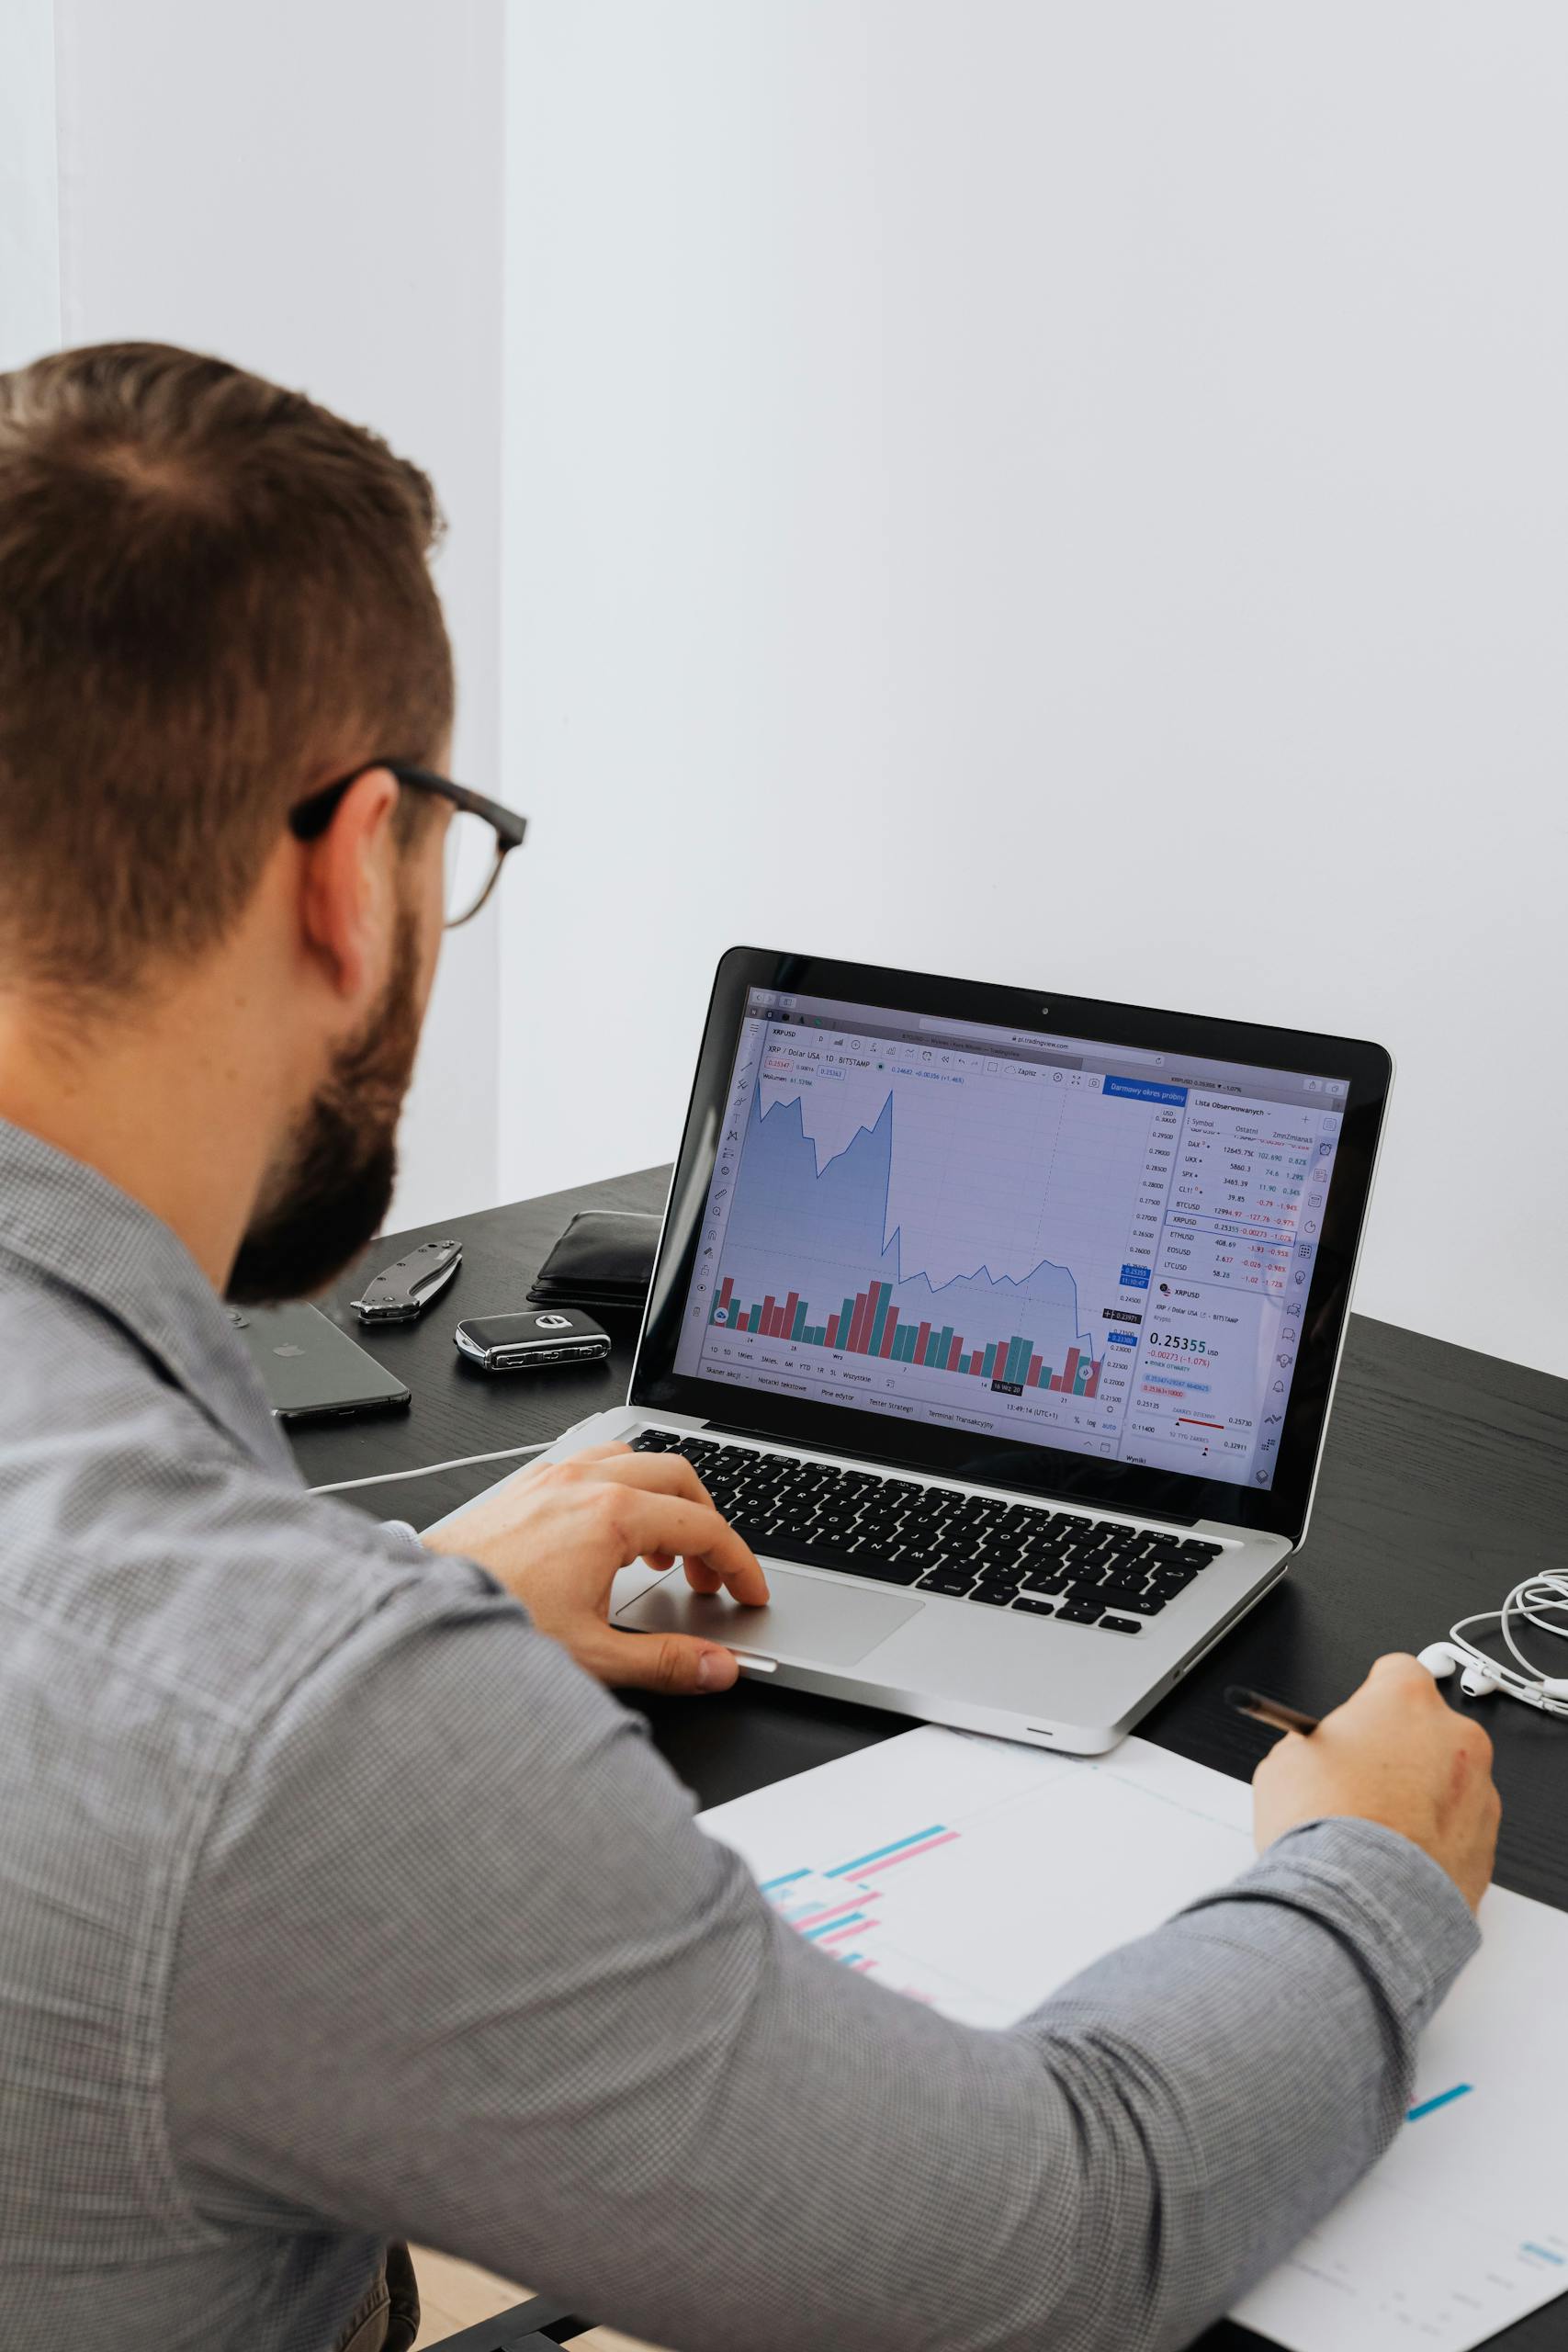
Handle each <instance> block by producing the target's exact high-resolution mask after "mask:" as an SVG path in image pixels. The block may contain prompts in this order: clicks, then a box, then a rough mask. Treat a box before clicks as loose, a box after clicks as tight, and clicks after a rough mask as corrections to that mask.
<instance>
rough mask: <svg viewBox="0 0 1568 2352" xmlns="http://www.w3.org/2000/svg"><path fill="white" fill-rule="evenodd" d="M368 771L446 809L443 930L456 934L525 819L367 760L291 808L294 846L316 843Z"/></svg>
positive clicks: (421, 773) (477, 795) (439, 782)
mask: <svg viewBox="0 0 1568 2352" xmlns="http://www.w3.org/2000/svg"><path fill="white" fill-rule="evenodd" d="M372 768H385V769H386V771H387V773H388V775H395V776H396V777H397V779H398V782H399V783H400V784H402V785H407V786H408V787H409V789H410V790H411V791H412V792H434V794H435V796H436V797H437V798H438V799H441V800H446V801H448V802H449V803H450V804H451V808H452V811H453V815H452V821H451V823H450V824H449V825H448V826H447V828H446V900H445V904H446V929H447V930H448V931H456V930H457V926H458V924H459V923H464V922H472V920H473V918H474V916H475V915H477V914H478V912H479V909H480V908H481V907H482V906H483V905H484V902H485V900H486V899H488V898H489V897H490V894H491V891H492V890H493V889H494V888H495V881H496V876H497V875H498V874H499V873H500V872H501V869H502V865H504V864H505V862H506V860H507V858H508V857H510V856H511V854H512V852H513V850H514V849H521V848H522V846H523V842H524V837H525V834H526V833H527V831H528V820H527V818H526V817H519V816H516V815H515V814H514V813H513V810H512V809H503V808H502V805H501V803H500V801H499V800H487V799H486V798H485V797H484V795H483V793H481V792H470V791H469V790H468V786H467V785H466V784H454V783H453V781H452V779H451V777H450V776H446V775H434V774H433V773H432V771H431V770H430V769H429V768H415V767H410V766H409V764H408V763H407V762H406V761H404V760H367V761H366V762H365V763H364V765H363V766H362V767H357V768H355V770H354V772H353V774H352V775H340V776H339V777H338V779H337V781H336V783H335V784H325V785H323V786H321V790H320V792H312V793H311V795H310V798H309V800H301V801H300V803H299V807H298V808H297V809H290V810H289V812H288V830H289V831H290V832H291V833H292V834H293V835H294V837H295V839H296V840H297V841H301V842H313V841H317V840H319V839H320V837H321V834H322V833H324V832H325V831H326V830H327V827H328V826H329V825H330V824H331V823H332V820H333V817H334V816H335V815H336V814H337V810H338V804H339V803H340V801H341V800H342V798H343V796H344V793H345V792H346V791H347V790H348V787H349V786H350V785H351V784H357V783H358V782H359V779H360V777H361V776H362V775H369V774H370V771H371V770H372Z"/></svg>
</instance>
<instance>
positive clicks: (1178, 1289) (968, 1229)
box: [672, 988, 1349, 1490]
mask: <svg viewBox="0 0 1568 2352" xmlns="http://www.w3.org/2000/svg"><path fill="white" fill-rule="evenodd" d="M1348 1085H1349V1081H1348V1077H1346V1078H1335V1077H1325V1076H1306V1075H1303V1074H1302V1073H1300V1072H1292V1071H1290V1070H1284V1069H1265V1068H1261V1067H1254V1066H1251V1065H1248V1064H1244V1063H1233V1062H1224V1061H1218V1060H1212V1059H1208V1058H1205V1057H1200V1058H1197V1059H1194V1058H1191V1057H1188V1056H1186V1055H1183V1054H1180V1053H1178V1052H1163V1053H1162V1052H1154V1051H1145V1050H1141V1049H1136V1048H1134V1047H1131V1046H1115V1045H1108V1044H1100V1043H1097V1042H1096V1041H1095V1040H1094V1039H1093V1038H1089V1037H1077V1036H1067V1035H1061V1036H1057V1035H1049V1034H1038V1033H1034V1032H1031V1031H1021V1030H1010V1029H1007V1028H1003V1027H998V1026H993V1025H991V1024H989V1023H981V1022H973V1021H961V1020H956V1019H947V1018H945V1017H943V1016H941V1015H925V1014H916V1013H912V1012H908V1011H899V1010H896V1009H889V1008H879V1007H877V1006H875V1005H870V1004H854V1003H848V1002H840V1001H836V1000H833V999H829V998H826V997H813V996H804V995H795V994H792V993H789V992H787V991H780V990H777V989H762V988H751V989H748V991H747V994H746V998H745V1005H744V1012H743V1016H742V1018H741V1021H740V1023H739V1039H738V1044H737V1046H736V1051H735V1055H734V1059H733V1065H732V1067H731V1069H730V1072H729V1081H728V1091H727V1092H726V1094H725V1096H724V1099H723V1107H722V1111H721V1114H720V1116H721V1122H722V1125H721V1129H720V1133H719V1136H718V1140H717V1151H716V1159H715V1161H714V1173H713V1178H712V1182H711V1183H710V1185H709V1187H708V1191H707V1194H706V1199H705V1207H704V1215H703V1217H702V1221H701V1230H700V1236H699V1238H698V1241H697V1247H696V1250H695V1253H694V1261H693V1267H692V1273H691V1278H690V1283H689V1286H688V1288H687V1291H686V1295H685V1299H684V1303H683V1306H682V1314H681V1323H680V1332H679V1338H678V1340H677V1342H676V1347H675V1353H674V1363H673V1367H672V1368H673V1370H674V1371H675V1372H676V1374H682V1375H685V1376H687V1377H690V1378H694V1379H699V1380H705V1381H714V1382H719V1383H725V1384H728V1385H732V1386H734V1387H737V1388H741V1389H750V1390H753V1391H761V1392H767V1393H769V1394H771V1395H773V1396H774V1397H781V1398H782V1397H794V1398H799V1399H802V1400H807V1401H810V1402H814V1403H818V1404H822V1405H836V1406H840V1407H850V1408H855V1409H858V1410H860V1411H862V1412H872V1413H880V1414H885V1415H888V1416H892V1417H896V1418H897V1419H901V1420H904V1421H906V1422H908V1421H915V1422H923V1423H927V1424H930V1425H931V1426H932V1427H938V1428H948V1429H951V1430H954V1431H959V1432H968V1433H970V1434H972V1435H977V1436H980V1437H983V1438H985V1439H987V1440H989V1439H1002V1440H1008V1441H1011V1442H1015V1443H1023V1444H1027V1445H1032V1446H1047V1447H1057V1448H1062V1449H1067V1450H1070V1451H1071V1452H1073V1453H1077V1454H1089V1455H1097V1454H1098V1455H1101V1456H1107V1457H1111V1458H1113V1459H1114V1460H1116V1461H1117V1462H1120V1463H1123V1464H1129V1465H1133V1464H1141V1465H1145V1466H1146V1467H1147V1468H1149V1469H1152V1470H1159V1471H1166V1472H1171V1471H1174V1472H1179V1473H1186V1474H1188V1475H1190V1476H1196V1477H1199V1478H1211V1479H1219V1480H1222V1481H1224V1482H1227V1483H1229V1484H1231V1485H1235V1486H1242V1485H1245V1486H1250V1487H1254V1488H1255V1489H1263V1490H1267V1489H1268V1487H1269V1486H1270V1485H1271V1483H1272V1479H1273V1476H1274V1467H1275V1463H1276V1459H1277V1457H1278V1454H1279V1450H1280V1441H1281V1435H1282V1431H1283V1427H1284V1419H1285V1412H1286V1408H1287V1406H1288V1404H1289V1401H1290V1397H1291V1387H1292V1375H1293V1373H1294V1369H1295V1363H1296V1358H1297V1353H1298V1350H1299V1347H1300V1344H1301V1340H1302V1334H1303V1321H1304V1317H1305V1311H1306V1302H1307V1295H1308V1292H1309V1290H1310V1289H1311V1285H1312V1272H1313V1266H1314V1260H1315V1258H1316V1255H1317V1249H1318V1240H1319V1236H1320V1235H1321V1233H1322V1230H1323V1224H1324V1212H1325V1202H1326V1199H1327V1194H1328V1189H1329V1183H1330V1180H1331V1178H1332V1176H1333V1172H1334V1163H1335V1157H1336V1153H1337V1149H1338V1145H1339V1136H1340V1131H1341V1126H1342V1124H1343V1115H1344V1099H1345V1097H1346V1095H1347V1093H1348Z"/></svg>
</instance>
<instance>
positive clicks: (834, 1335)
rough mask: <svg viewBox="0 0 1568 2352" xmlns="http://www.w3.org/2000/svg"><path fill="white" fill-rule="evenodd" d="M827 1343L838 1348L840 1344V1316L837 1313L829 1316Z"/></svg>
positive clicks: (830, 1346)
mask: <svg viewBox="0 0 1568 2352" xmlns="http://www.w3.org/2000/svg"><path fill="white" fill-rule="evenodd" d="M825 1344H826V1345H827V1346H828V1347H829V1348H836V1347H837V1346H838V1344H839V1318H838V1317H837V1316H836V1315H829V1317H828V1337H827V1340H826V1342H825Z"/></svg>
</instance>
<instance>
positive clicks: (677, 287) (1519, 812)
mask: <svg viewBox="0 0 1568 2352" xmlns="http://www.w3.org/2000/svg"><path fill="white" fill-rule="evenodd" d="M508 50H509V56H508V175H509V191H508V201H507V236H508V263H507V267H508V298H509V299H508V390H507V404H506V454H507V465H508V469H509V481H508V494H507V503H506V526H505V557H504V562H505V580H506V605H505V691H506V696H507V701H506V719H505V729H506V732H505V741H506V746H507V757H506V762H505V765H506V769H507V773H508V775H509V778H510V779H512V780H513V784H514V786H515V788H516V789H517V790H518V791H519V792H520V793H521V795H522V805H524V806H525V807H528V808H530V809H532V810H533V811H534V812H535V813H536V820H537V821H536V833H535V836H534V837H533V838H531V841H530V845H529V847H528V849H527V850H526V851H525V859H526V860H527V865H528V871H527V873H526V876H525V878H524V880H523V883H522V885H521V887H520V889H519V891H518V895H517V898H516V899H515V900H514V901H513V918H512V920H511V922H509V926H508V929H507V931H506V933H505V934H504V936H503V938H502V967H501V986H502V1036H503V1041H504V1066H505V1069H506V1073H507V1082H506V1085H505V1088H504V1090H503V1092H502V1129H501V1152H502V1161H501V1165H502V1189H503V1191H504V1192H505V1193H523V1192H528V1191H533V1190H536V1189H538V1188H539V1187H540V1186H543V1185H545V1184H554V1183H558V1182H567V1181H573V1180H577V1179H580V1178H586V1177H590V1176H593V1175H596V1174H599V1173H602V1172H604V1171H606V1170H609V1169H611V1168H617V1167H621V1168H624V1167H628V1166H633V1165H637V1164H640V1163H643V1162H646V1161H649V1160H652V1159H659V1158H661V1157H663V1156H665V1155H667V1154H668V1153H669V1152H670V1151H671V1149H672V1148H673V1145H674V1143H675V1140H676V1137H677V1134H678V1130H679V1125H680V1118H681V1113H682V1107H683V1100H684V1089H685V1084H686V1080H687V1077H688V1074H689V1068H690V1063H691V1060H692V1057H693V1054H694V1046H695V1041H696V1036H697V1034H698V1029H699V1024H700V1020H701V1015H702V1012H703V1007H704V1003H705V993H706V986H707V981H708V978H709V975H710V973H711V969H712V967H713V964H714V962H715V960H716V956H717V955H718V954H719V952H720V951H721V949H722V948H723V947H724V946H726V945H727V944H730V943H731V942H733V941H736V940H742V939H750V940H753V941H759V942H761V943H763V944H789V945H801V946H807V947H814V948H818V949H821V950H826V951H839V952H844V951H849V950H853V951H856V952H863V953H864V954H865V955H867V956H871V957H880V958H886V959H887V960H890V961H909V962H913V963H918V964H931V965H935V966H937V967H944V966H945V967H948V968H950V969H952V970H954V971H961V972H968V973H973V974H976V975H980V976H984V977H994V978H1002V979H1009V980H1015V981H1019V982H1021V983H1024V984H1028V985H1036V986H1039V987H1041V988H1043V989H1046V990H1047V991H1049V990H1051V989H1060V988H1064V987H1066V988H1071V989H1078V990H1082V991H1084V992H1087V993H1102V994H1105V995H1109V996H1120V997H1130V998H1133V999H1135V1000H1141V1001H1154V1002H1157V1003H1162V1004H1174V1005H1181V1006H1187V1007H1190V1008H1192V1009H1194V1010H1197V1011H1201V1012H1217V1013H1226V1012H1229V1013H1242V1014H1248V1015H1254V1016H1257V1017H1258V1018H1261V1019H1264V1020H1275V1021H1280V1022H1284V1023H1296V1024H1300V1025H1302V1026H1308V1027H1311V1026H1322V1027H1325V1028H1343V1029H1345V1030H1348V1031H1350V1032H1353V1033H1359V1034H1363V1035H1372V1036H1375V1037H1378V1038H1381V1039H1382V1040H1383V1041H1384V1042H1386V1043H1387V1044H1388V1045H1389V1046H1392V1047H1393V1049H1394V1051H1395V1052H1396V1054H1397V1056H1398V1057H1399V1060H1400V1064H1401V1078H1400V1082H1399V1086H1398V1089H1397V1091H1396V1095H1395V1101H1394V1106H1393V1118H1392V1125H1391V1130H1390V1137H1389V1145H1388V1150H1387V1155H1386V1159H1385V1161H1384V1172H1383V1175H1382V1182H1381V1184H1380V1188H1379V1194H1378V1200H1377V1204H1376V1207H1375V1211H1374V1216H1373V1225H1372V1231H1371V1240H1370V1245H1369V1254H1368V1258H1367V1261H1366V1268H1365V1275H1364V1280H1363V1283H1362V1287H1361V1291H1360V1295H1359V1304H1360V1305H1361V1306H1363V1307H1364V1308H1365V1309H1366V1310H1367V1311H1369V1312H1371V1313H1372V1314H1376V1315H1382V1316H1386V1317H1392V1318H1393V1319H1395V1320H1397V1321H1402V1322H1405V1323H1409V1324H1413V1325H1415V1326H1416V1327H1417V1328H1418V1329H1424V1330H1428V1331H1434V1332H1437V1333H1439V1334H1441V1335H1442V1336H1444V1337H1448V1338H1452V1339H1458V1340H1464V1341H1467V1342H1469V1343H1471V1344H1472V1345H1475V1346H1478V1347H1482V1348H1485V1349H1489V1350H1493V1351H1496V1352H1498V1353H1501V1354H1505V1355H1509V1356H1513V1357H1517V1358H1519V1359H1523V1360H1526V1361H1529V1362H1532V1363H1539V1364H1542V1365H1546V1366H1548V1367H1550V1368H1552V1369H1555V1370H1557V1371H1560V1372H1568V1326H1565V1325H1564V1323H1563V1321H1562V1317H1559V1316H1555V1315H1551V1314H1549V1313H1546V1312H1543V1311H1542V1307H1541V1306H1538V1305H1536V1304H1535V1302H1537V1301H1542V1302H1544V1298H1545V1295H1546V1294H1545V1293H1544V1292H1543V1290H1542V1287H1541V1281H1540V1267H1541V1263H1542V1261H1543V1259H1545V1260H1546V1261H1548V1262H1550V1260H1551V1257H1552V1256H1553V1255H1554V1254H1555V1251H1556V1248H1557V1233H1558V1226H1559V1218H1560V1200H1561V1189H1562V1170H1563V1167H1564V1162H1565V1145H1568V1134H1565V1130H1564V1114H1563V1103H1564V1100H1565V1092H1564V1088H1563V1085H1562V1080H1561V1077H1560V1075H1559V1070H1558V1063H1559V1059H1560V1056H1559V1050H1558V1031H1559V1024H1560V1020H1561V1010H1560V1008H1561V1006H1562V1000H1563V996H1564V988H1563V982H1564V977H1565V975H1564V966H1563V950H1562V929H1561V918H1560V914H1559V906H1560V902H1561V897H1562V874H1563V852H1564V846H1565V842H1564V820H1563V794H1564V779H1565V776H1568V696H1565V695H1564V694H1563V692H1562V677H1563V671H1564V642H1565V638H1568V561H1565V558H1564V545H1565V538H1564V525H1565V516H1568V495H1565V493H1568V432H1565V430H1564V419H1565V418H1568V312H1565V309H1564V305H1563V302H1562V269H1563V249H1562V227H1563V222H1564V220H1568V144H1565V142H1564V141H1563V139H1562V122H1563V120H1564V119H1565V114H1568V13H1564V12H1563V11H1562V9H1561V7H1560V6H1557V5H1556V0H1495V5H1493V6H1488V7H1485V8H1477V7H1475V6H1472V5H1464V0H1459V4H1458V5H1456V0H1382V5H1381V6H1377V7H1375V8H1369V7H1367V6H1364V5H1363V0H1319V4H1318V5H1317V6H1314V7H1310V8H1309V7H1296V8H1292V9H1285V8H1258V7H1257V6H1255V5H1252V0H1226V4H1225V5H1220V4H1219V0H1187V5H1185V6H1182V7H1179V8H1172V7H1170V6H1167V5H1165V0H1139V4H1138V5H1133V0H1121V5H1115V4H1114V0H1113V4H1112V5H1106V6H1083V5H1082V0H1052V4H1051V5H1043V0H967V4H966V5H960V0H747V4H746V5H744V6H735V5H734V4H733V0H661V5H660V6H658V7H657V8H649V7H647V6H643V5H641V0H625V4H624V5H621V0H573V5H572V6H570V7H561V6H556V5H550V4H547V0H514V6H513V12H512V15H511V17H510V19H509V43H508ZM542 1104H544V1105H547V1106H548V1113H547V1115H545V1114H544V1113H543V1112H542V1110H541V1108H540V1106H541V1105H542Z"/></svg>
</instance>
